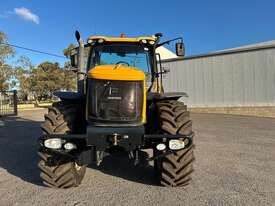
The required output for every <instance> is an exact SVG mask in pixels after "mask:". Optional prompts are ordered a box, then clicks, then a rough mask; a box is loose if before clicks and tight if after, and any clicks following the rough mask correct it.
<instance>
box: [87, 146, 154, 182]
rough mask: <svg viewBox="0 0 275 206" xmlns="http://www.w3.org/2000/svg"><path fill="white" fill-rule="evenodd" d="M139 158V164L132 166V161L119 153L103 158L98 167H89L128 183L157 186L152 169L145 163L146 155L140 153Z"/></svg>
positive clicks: (124, 154)
mask: <svg viewBox="0 0 275 206" xmlns="http://www.w3.org/2000/svg"><path fill="white" fill-rule="evenodd" d="M139 156H140V162H139V164H137V165H135V164H134V160H131V159H129V158H128V154H127V153H126V152H120V153H117V154H113V155H110V156H107V157H105V158H104V159H103V161H102V163H101V164H100V166H96V165H94V164H92V165H89V167H90V168H92V169H95V170H99V171H101V172H103V173H105V174H108V175H112V176H116V177H120V178H123V179H126V180H128V181H132V182H138V183H142V184H147V185H157V180H156V177H155V172H154V168H153V166H151V165H149V164H148V161H146V158H148V154H147V153H146V152H143V151H142V152H141V153H140V154H139Z"/></svg>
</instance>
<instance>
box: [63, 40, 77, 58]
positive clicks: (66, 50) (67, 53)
mask: <svg viewBox="0 0 275 206" xmlns="http://www.w3.org/2000/svg"><path fill="white" fill-rule="evenodd" d="M75 47H76V46H75V45H74V44H72V43H71V44H69V46H68V47H67V48H65V49H64V50H63V54H64V56H66V57H70V51H71V50H72V49H73V48H75Z"/></svg>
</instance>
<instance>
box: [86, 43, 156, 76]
mask: <svg viewBox="0 0 275 206" xmlns="http://www.w3.org/2000/svg"><path fill="white" fill-rule="evenodd" d="M119 63H121V64H125V65H128V66H132V67H136V68H138V69H140V70H142V71H143V72H145V73H146V74H149V73H151V64H150V55H149V48H147V47H144V46H139V45H136V44H125V43H124V44H119V43H117V44H110V45H98V46H95V47H94V48H93V49H92V52H91V56H90V65H89V66H90V67H89V68H92V67H94V66H97V65H106V64H119Z"/></svg>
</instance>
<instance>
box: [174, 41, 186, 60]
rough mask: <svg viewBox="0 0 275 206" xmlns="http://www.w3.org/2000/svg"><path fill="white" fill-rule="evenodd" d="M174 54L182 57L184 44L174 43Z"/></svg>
mask: <svg viewBox="0 0 275 206" xmlns="http://www.w3.org/2000/svg"><path fill="white" fill-rule="evenodd" d="M176 54H177V56H180V57H183V56H184V55H185V46H184V44H183V43H182V42H178V43H176Z"/></svg>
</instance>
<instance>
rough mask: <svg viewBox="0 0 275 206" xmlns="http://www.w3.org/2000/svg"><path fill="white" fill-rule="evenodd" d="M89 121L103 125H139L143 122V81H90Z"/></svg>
mask: <svg viewBox="0 0 275 206" xmlns="http://www.w3.org/2000/svg"><path fill="white" fill-rule="evenodd" d="M89 102H90V103H89V119H90V120H92V121H94V122H101V123H139V122H141V120H142V107H143V82H142V81H115V80H112V81H110V80H96V79H90V81H89Z"/></svg>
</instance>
